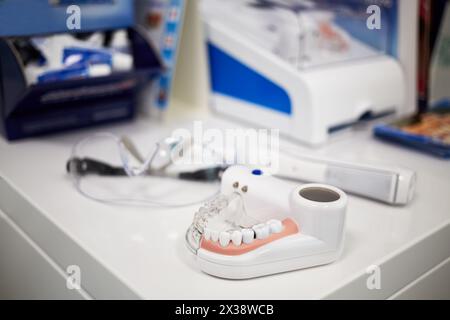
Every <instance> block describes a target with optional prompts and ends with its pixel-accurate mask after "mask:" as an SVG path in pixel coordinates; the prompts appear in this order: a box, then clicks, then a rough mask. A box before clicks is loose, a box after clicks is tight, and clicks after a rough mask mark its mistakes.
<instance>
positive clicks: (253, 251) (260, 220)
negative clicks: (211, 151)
mask: <svg viewBox="0 0 450 320" xmlns="http://www.w3.org/2000/svg"><path fill="white" fill-rule="evenodd" d="M346 207H347V196H346V194H345V193H344V192H343V191H341V190H339V189H337V188H335V187H332V186H328V185H323V184H305V185H301V186H295V185H293V184H290V183H288V182H286V181H282V180H279V179H277V178H274V177H273V176H270V175H267V174H266V173H265V172H263V171H262V170H258V169H256V170H252V169H250V168H248V167H243V166H233V167H230V168H229V169H227V170H226V171H225V172H224V174H223V177H222V184H221V194H220V195H219V196H218V197H217V198H216V199H214V200H212V201H209V202H207V203H206V204H205V205H204V206H202V207H201V208H200V209H199V210H198V211H197V213H196V214H195V218H194V222H193V223H192V225H191V226H190V228H189V229H188V231H187V233H186V241H187V245H188V247H189V248H190V249H191V250H192V251H193V252H194V253H195V255H196V259H197V262H198V264H199V267H200V269H201V270H202V271H204V272H206V273H208V274H210V275H213V276H217V277H221V278H227V279H247V278H254V277H260V276H265V275H270V274H275V273H281V272H286V271H292V270H297V269H303V268H309V267H313V266H318V265H323V264H328V263H331V262H333V261H335V260H337V259H338V258H339V256H340V254H341V251H342V248H343V238H344V236H343V235H344V222H345V214H346Z"/></svg>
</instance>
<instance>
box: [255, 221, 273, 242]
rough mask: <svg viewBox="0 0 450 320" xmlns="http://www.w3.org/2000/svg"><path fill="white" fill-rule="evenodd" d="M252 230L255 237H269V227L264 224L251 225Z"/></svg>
mask: <svg viewBox="0 0 450 320" xmlns="http://www.w3.org/2000/svg"><path fill="white" fill-rule="evenodd" d="M253 230H254V231H255V234H256V239H266V238H267V237H269V234H270V228H269V226H267V225H265V224H257V225H256V226H253Z"/></svg>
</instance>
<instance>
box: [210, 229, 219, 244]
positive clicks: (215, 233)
mask: <svg viewBox="0 0 450 320" xmlns="http://www.w3.org/2000/svg"><path fill="white" fill-rule="evenodd" d="M211 241H214V242H217V241H219V231H216V230H211Z"/></svg>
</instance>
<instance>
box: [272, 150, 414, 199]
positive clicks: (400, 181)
mask: <svg viewBox="0 0 450 320" xmlns="http://www.w3.org/2000/svg"><path fill="white" fill-rule="evenodd" d="M276 176H277V177H280V178H285V179H289V180H296V181H303V182H310V181H314V182H319V183H326V184H330V185H333V186H336V187H338V188H341V189H342V190H345V191H346V192H348V193H352V194H356V195H359V196H363V197H367V198H370V199H374V200H378V201H382V202H385V203H389V204H393V205H406V204H408V203H409V202H410V201H412V199H413V197H414V192H415V188H416V180H417V178H416V173H415V172H414V171H412V170H409V169H406V168H401V167H396V166H378V165H377V166H375V165H366V164H357V163H351V162H343V161H335V160H326V159H320V158H313V157H304V156H301V157H299V156H295V157H294V156H288V155H283V156H282V157H280V165H279V169H278V171H277V173H276Z"/></svg>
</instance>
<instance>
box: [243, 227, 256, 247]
mask: <svg viewBox="0 0 450 320" xmlns="http://www.w3.org/2000/svg"><path fill="white" fill-rule="evenodd" d="M254 237H255V233H254V232H253V230H252V229H242V242H244V243H246V244H249V243H252V242H253V239H254Z"/></svg>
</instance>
